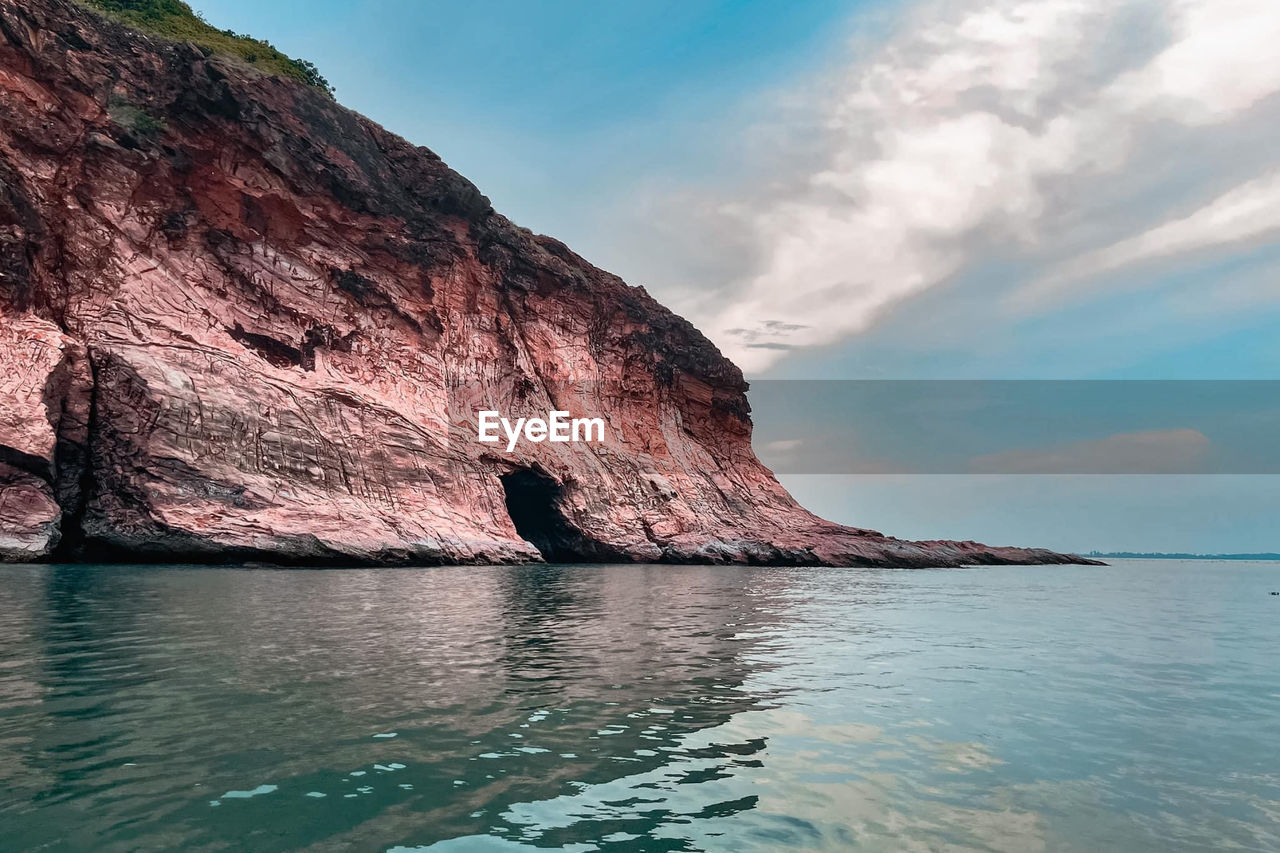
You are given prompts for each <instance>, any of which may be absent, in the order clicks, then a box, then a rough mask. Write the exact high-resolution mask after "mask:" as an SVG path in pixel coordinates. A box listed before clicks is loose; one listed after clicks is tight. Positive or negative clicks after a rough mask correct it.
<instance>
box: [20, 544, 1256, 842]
mask: <svg viewBox="0 0 1280 853" xmlns="http://www.w3.org/2000/svg"><path fill="white" fill-rule="evenodd" d="M1272 590H1278V591H1280V565H1278V564H1264V563H1252V564H1251V563H1203V562H1202V563H1197V562H1172V561H1151V562H1142V561H1117V562H1116V564H1115V565H1113V566H1111V567H1107V568H1095V567H1044V568H1003V567H1001V568H981V569H964V570H941V571H880V570H875V571H872V570H831V569H763V568H759V569H757V568H747V569H743V568H712V567H659V566H611V567H594V566H575V567H550V566H542V567H519V568H480V569H477V568H446V569H422V570H351V571H345V570H328V571H305V570H258V569H211V568H166V567H142V568H135V567H100V566H85V567H69V566H67V567H49V566H13V567H5V568H0V848H2V849H4V850H6V851H8V850H51V851H57V850H104V851H116V850H119V851H125V850H130V851H132V850H183V851H215V850H251V851H283V850H306V851H338V850H342V851H348V850H350V851H364V850H368V851H385V850H395V851H401V852H402V853H403V851H420V850H431V851H437V850H438V851H471V850H476V851H488V850H493V851H518V850H527V849H536V848H564V849H569V850H582V851H586V850H610V851H613V850H617V851H624V850H644V851H649V850H724V851H730V850H733V851H738V850H761V851H765V850H786V849H796V850H844V849H850V848H854V849H866V850H1009V851H1019V853H1021V851H1033V850H1073V851H1074V850H1080V851H1086V850H1088V851H1092V850H1136V851H1178V850H1218V849H1222V848H1226V847H1236V848H1239V849H1246V850H1277V849H1280V596H1271V595H1270V594H1269V593H1270V592H1271V591H1272Z"/></svg>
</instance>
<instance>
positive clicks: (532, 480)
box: [500, 468, 606, 563]
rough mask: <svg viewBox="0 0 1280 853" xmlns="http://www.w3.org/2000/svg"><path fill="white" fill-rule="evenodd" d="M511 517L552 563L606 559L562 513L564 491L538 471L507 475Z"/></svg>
mask: <svg viewBox="0 0 1280 853" xmlns="http://www.w3.org/2000/svg"><path fill="white" fill-rule="evenodd" d="M500 479H501V480H502V489H503V491H504V492H506V496H507V514H508V515H510V516H511V522H512V523H513V524H515V526H516V532H517V533H519V534H520V538H521V539H524V540H525V541H526V542H528V543H529V544H531V545H533V547H535V548H537V549H538V550H539V551H540V552H541V553H542V556H543V559H545V560H547V562H550V563H580V562H584V561H587V560H591V559H602V558H606V557H605V555H604V554H603V553H601V549H600V547H599V545H598V543H596V542H594V541H592V540H591V539H588V538H587V537H585V536H583V535H582V533H581V532H580V531H579V530H578V528H576V527H574V526H573V524H572V523H571V522H570V521H569V519H568V518H566V517H565V514H564V512H563V511H562V510H561V509H560V501H561V498H562V497H563V488H562V487H561V485H560V484H559V483H557V482H556V481H555V480H553V479H551V478H550V477H548V476H547V475H546V474H543V473H541V472H538V471H533V470H531V469H528V468H525V469H521V470H519V471H513V472H511V473H510V474H503V475H502V476H501V477H500Z"/></svg>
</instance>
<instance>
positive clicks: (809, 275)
mask: <svg viewBox="0 0 1280 853" xmlns="http://www.w3.org/2000/svg"><path fill="white" fill-rule="evenodd" d="M1277 44H1280V3H1277V2H1275V0H1030V1H1029V2H1028V0H962V2H928V3H924V4H920V5H917V6H915V7H914V8H913V9H912V10H911V11H910V12H909V14H908V15H906V16H905V17H904V18H903V19H902V20H901V21H900V22H899V26H897V27H896V28H895V29H894V32H893V33H892V34H891V35H890V36H889V37H888V38H887V39H884V40H882V41H880V43H879V44H878V45H877V46H876V47H875V48H874V49H872V50H870V51H867V50H859V51H856V52H857V54H858V55H857V56H856V58H855V59H854V60H852V61H851V62H850V63H849V65H848V66H847V67H845V68H843V69H840V70H839V71H838V72H836V73H835V74H834V76H833V77H832V78H831V79H829V80H826V81H823V84H824V85H818V84H815V90H818V89H821V90H822V91H823V94H822V95H821V96H814V97H813V98H812V99H811V102H810V105H809V108H810V110H811V115H812V119H813V124H812V125H811V126H810V127H809V128H807V129H806V131H805V133H807V134H812V133H814V131H813V130H812V128H813V127H816V128H817V130H816V134H817V138H816V139H813V138H808V139H803V140H800V139H795V140H794V142H795V148H796V150H803V152H804V156H797V157H796V158H795V159H794V160H788V159H787V158H786V157H785V156H782V157H779V158H777V159H775V160H773V161H770V162H768V163H762V164H759V166H758V168H757V170H756V171H755V172H754V174H753V179H752V181H751V188H750V189H745V190H742V191H741V192H740V193H738V195H737V196H736V197H733V198H732V200H730V201H724V202H721V203H717V204H712V205H707V206H704V207H703V211H704V221H703V222H702V223H701V225H700V226H699V225H695V226H692V227H694V228H695V229H697V228H699V227H701V228H703V229H704V230H707V231H714V232H716V233H723V232H725V231H726V230H735V229H736V230H738V231H739V232H740V233H742V234H744V235H745V237H744V238H743V239H742V243H743V244H744V245H747V246H749V247H750V260H749V263H747V264H746V268H745V269H741V268H740V269H735V270H734V277H735V280H734V281H733V282H732V283H730V284H728V285H727V286H725V287H723V288H721V289H719V290H718V291H717V292H716V293H715V294H714V296H713V297H711V298H703V299H701V300H700V301H694V302H690V303H687V304H686V305H684V306H682V307H683V309H684V310H685V311H687V312H688V313H690V314H691V315H692V316H693V318H694V319H695V320H697V321H698V322H699V323H700V324H701V325H702V327H703V328H704V329H706V330H707V332H708V334H709V335H710V336H711V337H712V339H713V340H715V341H716V342H717V343H718V344H719V345H720V346H721V348H722V349H724V350H725V352H726V354H728V355H729V356H730V357H731V358H733V359H735V360H736V361H737V362H738V363H739V364H740V365H741V366H742V367H743V368H744V369H745V370H747V371H748V372H758V371H760V370H763V369H765V368H767V367H768V366H769V365H770V364H772V363H774V362H775V361H776V360H777V359H778V358H780V357H782V356H784V355H785V354H786V353H787V352H789V351H791V350H792V349H794V348H797V347H810V346H819V345H825V344H831V343H835V342H838V341H840V340H842V339H844V338H847V337H849V336H851V335H855V334H857V333H859V332H861V331H863V330H865V329H867V328H868V326H869V325H870V324H872V323H873V322H874V321H875V320H876V319H877V318H878V317H880V316H882V314H883V313H884V312H885V311H886V310H887V309H888V308H889V307H891V306H893V305H895V304H898V303H900V302H902V301H903V300H906V299H908V298H911V297H913V296H916V295H918V294H921V293H923V292H925V291H928V290H930V289H932V288H937V287H939V286H940V285H943V284H945V283H946V282H948V281H949V280H952V279H954V278H955V277H956V276H957V274H959V273H962V272H965V271H968V270H972V269H973V268H975V267H978V266H980V265H982V264H983V263H986V262H988V261H990V260H991V259H993V258H1009V257H1018V258H1022V259H1026V260H1028V261H1029V262H1030V267H1031V268H1032V269H1033V270H1034V274H1033V275H1032V276H1031V277H1030V278H1029V279H1027V280H1019V281H1015V282H1002V283H1001V286H1002V287H1003V288H1004V290H1003V292H999V291H997V290H995V289H993V291H992V292H991V293H986V294H984V295H983V297H982V298H990V299H991V301H992V303H993V311H995V310H1004V311H1006V312H1010V313H1013V314H1022V315H1025V314H1027V313H1036V312H1042V311H1049V310H1052V309H1053V308H1054V307H1056V306H1057V305H1059V304H1060V303H1061V302H1063V301H1064V300H1070V299H1075V298H1081V297H1083V296H1087V295H1088V294H1089V293H1091V292H1092V291H1094V290H1096V289H1097V288H1099V287H1103V286H1104V285H1103V284H1102V283H1100V282H1099V277H1100V276H1102V275H1103V274H1105V273H1109V272H1112V271H1115V270H1120V269H1125V268H1130V267H1134V266H1139V265H1142V264H1145V263H1148V262H1151V261H1153V260H1156V259H1162V258H1169V257H1175V256H1178V255H1180V254H1182V253H1187V252H1204V251H1206V250H1210V251H1211V250H1213V249H1214V248H1215V247H1220V246H1229V245H1234V244H1238V243H1239V242H1240V241H1247V240H1253V241H1257V240H1265V239H1267V238H1269V237H1271V236H1274V235H1275V234H1276V233H1277V232H1280V216H1278V215H1277V214H1276V211H1277V210H1280V204H1278V202H1280V172H1277V171H1276V166H1277V165H1278V164H1280V154H1278V153H1274V152H1273V150H1272V149H1273V147H1274V145H1273V143H1274V133H1272V134H1270V135H1266V136H1263V135H1260V134H1259V132H1258V131H1259V127H1263V128H1270V129H1271V130H1272V131H1274V128H1275V123H1274V121H1273V119H1274V115H1273V113H1274V112H1275V105H1276V100H1277V99H1275V98H1273V96H1274V95H1275V94H1276V93H1277V92H1280V62H1277V61H1275V58H1274V54H1275V45H1277ZM1269 111H1270V112H1269ZM778 150H779V151H782V152H784V154H785V151H786V146H785V145H782V146H779V148H778ZM1241 152H1244V154H1243V155H1242V154H1241ZM726 222H728V223H731V224H729V225H727V224H726ZM741 263H742V262H741V261H739V264H741Z"/></svg>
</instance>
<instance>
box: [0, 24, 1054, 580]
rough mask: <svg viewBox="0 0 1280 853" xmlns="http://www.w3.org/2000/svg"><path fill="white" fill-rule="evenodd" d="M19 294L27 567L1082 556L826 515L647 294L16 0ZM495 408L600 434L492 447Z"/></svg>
mask: <svg viewBox="0 0 1280 853" xmlns="http://www.w3.org/2000/svg"><path fill="white" fill-rule="evenodd" d="M0 308H2V310H3V316H2V317H0V336H2V338H0V348H2V350H3V351H2V352H0V380H2V382H0V391H2V394H0V449H2V451H3V456H0V490H2V491H0V555H3V556H4V557H6V558H8V559H28V558H35V557H43V556H49V555H50V554H53V553H55V550H56V555H57V556H58V557H59V558H64V557H78V558H84V559H102V558H121V559H137V558H156V559H180V560H185V559H200V560H241V559H266V560H273V561H280V562H300V563H317V562H331V563H375V564H380V563H409V562H417V563H433V562H448V563H458V562H465V563H471V562H511V561H525V560H537V559H540V558H541V557H540V553H539V550H538V548H536V547H535V546H534V544H532V543H531V541H529V540H533V542H537V543H539V545H541V547H542V548H543V550H544V551H547V552H548V553H549V554H550V555H551V556H553V557H556V558H568V559H600V560H636V561H672V562H681V561H696V562H754V563H802V564H815V563H827V564H889V565H952V564H957V563H962V562H963V563H972V562H1061V561H1066V560H1067V559H1068V558H1066V557H1062V556H1060V555H1056V554H1051V553H1049V552H1045V551H1023V550H1018V549H996V548H988V547H985V546H981V545H977V544H974V543H947V542H936V543H911V542H903V541H899V540H894V539H889V538H886V537H883V536H881V535H880V534H877V533H873V532H870V531H863V530H856V529H850V528H845V527H840V526H837V525H833V524H830V523H828V522H825V521H822V520H820V519H818V518H816V517H814V516H813V515H811V514H810V513H808V512H806V511H805V510H804V509H802V508H801V507H799V506H798V505H797V504H796V503H795V501H794V500H792V498H791V497H790V496H789V495H788V494H787V493H786V491H785V490H784V489H783V488H782V487H781V486H780V485H779V484H778V483H777V481H776V480H775V479H774V477H773V475H772V474H771V473H770V472H769V471H768V470H766V469H765V468H764V467H763V466H762V465H761V464H760V463H759V462H758V461H757V460H756V458H755V456H754V454H753V453H752V451H751V422H750V418H749V414H748V413H749V409H748V406H747V402H746V397H745V393H744V392H745V390H746V384H745V383H744V382H743V379H742V375H741V373H740V372H739V371H738V369H737V368H736V367H734V366H733V365H732V364H730V363H729V362H728V361H727V360H725V359H724V358H723V357H722V356H721V355H720V353H719V352H718V351H717V350H716V349H715V348H714V347H713V346H712V345H711V343H710V342H708V341H707V340H706V339H705V338H704V337H703V336H702V335H701V334H699V333H698V332H697V331H696V330H695V329H694V328H693V327H692V326H690V325H689V324H688V323H687V322H685V321H684V320H682V319H680V318H679V317H676V316H674V315H673V314H671V313H670V312H668V311H667V310H666V309H664V308H662V307H661V306H660V305H658V304H657V303H656V302H654V301H653V300H652V299H651V298H650V297H649V296H648V295H647V294H646V293H645V292H644V291H643V290H641V289H637V288H632V287H629V286H627V285H626V284H625V283H623V282H622V281H621V280H619V279H618V278H617V277H615V276H612V275H610V274H608V273H606V272H603V271H601V270H599V269H596V268H595V267H593V266H591V265H590V264H588V263H587V262H586V261H584V260H582V259H581V258H579V257H578V256H577V255H575V254H574V253H573V252H571V251H570V250H569V249H567V248H566V247H565V246H564V245H562V244H561V243H559V242H557V241H555V240H552V239H550V238H546V237H539V236H535V235H533V234H531V233H530V232H528V231H526V230H524V229H522V228H519V227H517V226H515V225H513V224H512V223H510V222H509V221H507V220H506V219H505V218H504V217H502V216H501V215H499V214H497V213H495V212H494V211H493V210H492V208H491V207H490V205H489V202H488V200H487V199H486V198H485V197H484V196H483V195H482V194H481V193H480V192H479V191H478V190H477V189H476V188H475V187H474V186H472V185H471V184H470V183H469V182H467V181H466V180H465V179H464V178H462V177H461V176H459V175H457V174H456V173H454V172H453V171H451V170H450V169H449V168H448V167H446V166H445V165H444V163H442V162H441V160H440V159H439V158H438V157H437V156H436V155H434V154H433V153H431V152H430V151H428V150H426V149H424V148H415V147H413V146H411V145H409V144H408V143H406V142H405V141H403V140H401V139H399V138H397V137H395V136H393V135H392V134H390V133H388V132H386V131H385V130H383V129H382V128H380V127H378V126H377V125H375V124H373V123H372V122H370V121H368V120H367V119H364V118H362V117H360V116H358V115H355V114H353V113H351V112H349V111H347V110H345V109H343V108H342V107H340V106H338V105H337V104H335V103H333V102H332V101H330V100H328V99H327V98H326V97H324V96H323V95H321V94H320V93H318V92H316V91H314V90H311V89H309V88H307V87H305V86H301V85H298V84H295V83H292V82H289V81H285V80H281V79H277V78H273V77H268V76H263V75H261V74H259V73H257V72H256V71H254V70H252V69H249V68H246V67H242V66H240V65H237V64H235V63H234V62H232V61H230V60H226V59H223V58H219V57H214V56H207V55H205V54H204V53H203V52H202V51H201V50H199V49H198V48H196V47H194V46H191V45H180V44H170V43H167V42H163V41H159V40H154V39H149V38H147V37H144V36H141V35H138V34H135V33H132V32H130V31H127V30H125V29H123V28H121V27H118V26H116V25H114V24H111V23H108V22H105V21H103V20H100V19H98V18H97V17H95V16H93V15H91V14H90V13H88V12H86V11H84V10H82V9H80V8H79V7H77V6H75V5H72V4H71V3H69V2H66V0H21V2H16V0H0ZM479 409H496V410H500V411H502V412H504V413H505V414H508V415H509V416H511V417H513V418H514V417H519V416H521V415H533V414H543V415H545V414H546V413H547V412H548V411H550V410H552V409H562V410H569V411H571V412H572V413H573V414H574V415H575V416H598V417H602V418H604V419H605V420H606V423H607V429H606V439H605V441H604V442H603V443H601V444H592V445H583V444H549V443H543V444H523V445H521V446H520V447H518V448H517V449H516V451H515V452H513V453H506V452H505V450H504V448H502V447H495V446H494V445H482V444H480V443H478V442H477V441H476V414H477V411H478V410H479ZM513 502H514V503H513ZM513 515H515V516H516V517H517V519H523V521H522V524H524V525H525V526H526V529H525V530H524V531H523V533H524V534H525V535H524V536H522V535H521V532H518V531H517V529H516V526H515V524H514V523H513V521H512V516H513ZM530 525H532V526H534V527H536V528H537V529H532V528H530ZM549 543H550V544H549Z"/></svg>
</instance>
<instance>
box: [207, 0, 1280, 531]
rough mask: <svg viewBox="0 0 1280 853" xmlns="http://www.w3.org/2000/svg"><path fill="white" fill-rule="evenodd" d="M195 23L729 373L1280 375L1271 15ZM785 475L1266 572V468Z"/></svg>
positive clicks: (940, 527)
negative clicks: (610, 278)
mask: <svg viewBox="0 0 1280 853" xmlns="http://www.w3.org/2000/svg"><path fill="white" fill-rule="evenodd" d="M194 5H195V6H196V8H197V9H198V10H199V11H201V12H203V13H204V14H205V16H206V17H207V18H208V19H209V20H210V22H211V23H213V24H215V25H217V26H220V27H229V28H232V29H235V30H237V31H242V32H250V33H252V34H254V35H257V36H259V37H264V38H267V39H269V40H270V41H272V42H273V43H274V44H276V45H277V46H278V47H280V48H281V49H283V50H285V51H286V52H287V53H289V54H291V55H295V56H301V57H305V58H308V59H311V60H313V61H315V62H316V63H317V65H319V67H320V69H321V71H322V72H323V73H324V74H325V75H326V76H327V77H328V78H329V80H330V81H331V82H332V83H333V84H334V85H335V86H336V88H337V94H338V98H339V100H340V101H342V103H344V104H346V105H347V106H349V107H351V108H353V109H356V110H358V111H360V112H363V113H365V114H366V115H369V116H370V117H372V118H374V119H375V120H377V121H379V122H381V123H382V124H384V125H385V126H387V127H388V128H389V129H391V130H393V131H396V132H397V133H400V134H401V135H403V136H405V137H406V138H408V139H409V140H410V141H412V142H415V143H417V144H422V145H426V146H428V147H430V148H432V149H433V150H435V151H436V152H437V153H439V154H440V155H441V156H442V157H443V158H444V159H445V160H446V162H448V163H449V164H450V165H452V166H453V167H454V168H455V169H457V170H458V171H460V172H461V173H462V174H464V175H466V176H467V177H468V178H470V179H471V180H472V181H474V182H475V183H476V184H477V185H478V186H479V187H480V188H481V190H482V191H484V192H485V193H486V194H487V195H488V196H489V197H490V198H491V199H492V200H493V201H494V204H495V206H496V207H497V208H498V209H499V210H501V211H502V212H504V213H505V214H507V215H508V216H509V217H510V218H512V219H513V220H514V221H516V222H518V223H520V224H522V225H525V226H527V227H530V228H532V229H533V230H535V231H538V232H541V233H546V234H551V235H554V236H556V237H558V238H560V239H562V240H564V241H565V242H566V243H568V244H569V245H570V246H572V247H574V248H575V249H576V250H577V251H578V252H579V253H581V254H582V255H584V256H585V257H586V258H588V259H589V260H591V261H593V262H594V263H596V264H597V265H599V266H602V267H604V268H606V269H609V270H611V271H613V272H616V273H618V274H619V275H621V276H622V277H623V278H625V279H626V280H628V281H629V282H631V283H632V284H639V285H644V286H645V287H646V288H647V289H648V290H649V291H650V292H651V293H653V294H654V295H655V296H656V297H658V298H659V299H660V300H661V301H663V302H664V303H666V304H668V305H669V306H671V307H672V308H674V309H676V310H677V311H679V312H680V313H682V314H684V315H685V316H687V317H689V318H690V319H691V320H693V321H694V323H695V324H696V325H698V326H699V328H701V329H702V330H703V331H704V332H706V333H707V334H708V335H709V336H710V337H711V338H712V340H713V341H715V342H716V344H717V345H718V346H720V347H721V349H722V350H723V351H724V352H725V353H726V354H727V355H729V356H730V357H731V358H733V359H734V360H735V361H736V362H737V363H738V364H739V365H740V366H742V367H743V368H744V371H745V372H746V373H747V375H748V376H749V377H751V378H756V379H826V380H851V379H889V380H899V379H982V380H985V379H1090V380H1103V379H1105V380H1115V379H1271V378H1280V335H1278V334H1276V331H1277V327H1278V324H1280V240H1277V236H1278V235H1280V147H1278V146H1276V145H1275V140H1276V138H1277V130H1280V62H1276V61H1275V59H1274V53H1275V45H1276V44H1280V3H1276V2H1275V0H942V1H941V2H939V0H845V2H835V0H792V2H790V3H787V4H779V3H776V2H773V3H765V2H759V1H758V0H719V2H713V0H683V2H656V0H628V2H625V3H599V2H590V3H588V2H579V1H578V0H541V2H536V3H531V2H527V0H523V2H521V0H491V2H486V3H471V4H463V3H456V2H438V0H364V2H350V0H344V2H338V1H337V0H309V2H305V3H304V2H298V1H297V0H285V1H284V2H271V3H262V2H260V1H259V0H254V2H250V0H197V2H196V3H195V4H194ZM756 416H757V419H758V420H761V421H768V419H769V418H770V416H771V413H770V412H768V411H761V410H760V409H759V408H757V412H756ZM763 425H764V424H762V426H763ZM1162 429H1164V430H1165V431H1168V432H1169V433H1170V434H1175V435H1176V434H1185V431H1186V430H1187V429H1188V425H1187V424H1186V423H1182V422H1180V421H1179V420H1178V419H1177V417H1176V416H1172V415H1171V420H1170V421H1169V422H1168V423H1166V424H1163V425H1162ZM1180 431H1181V432H1180ZM1109 438H1110V437H1109V436H1106V435H1097V436H1092V437H1090V436H1083V437H1082V438H1081V440H1097V441H1103V440H1107V439H1109ZM1022 450H1025V451H1027V452H1040V451H1046V452H1053V449H1052V448H1022ZM782 479H783V482H784V483H785V484H786V485H788V486H789V487H790V488H792V489H793V490H795V491H796V493H797V496H798V497H800V498H801V499H802V500H805V501H807V504H808V505H809V506H810V507H811V508H813V509H815V510H816V511H818V512H820V513H822V514H824V515H827V516H828V517H832V518H835V519H836V520H840V521H845V522H850V523H856V524H860V525H864V526H872V527H881V528H882V529H885V530H886V531H888V532H891V533H894V534H900V535H907V536H930V535H938V536H941V535H954V536H960V537H961V538H979V539H986V540H988V541H994V542H998V543H1000V544H1042V545H1046V546H1050V547H1058V548H1076V549H1081V550H1089V549H1092V548H1094V547H1097V548H1099V549H1101V550H1112V549H1115V550H1152V551H1154V550H1200V551H1255V550H1273V551H1280V534H1273V533H1272V532H1271V528H1272V519H1274V518H1275V517H1276V515H1277V510H1280V486H1277V485H1276V484H1275V483H1274V482H1273V481H1274V479H1276V478H1271V477H1253V478H1248V477H1244V478H1240V477H1236V478H1235V479H1233V478H1232V477H1230V476H1200V477H1196V476H1176V477H1175V476H1169V477H1159V476H1156V477H1128V478H1124V477H1117V476H1106V475H1097V476H1089V477H1039V476H1035V475H1024V476H1016V477H1003V478H1001V477H996V478H994V479H992V478H990V477H988V478H987V479H985V480H983V479H980V478H973V477H952V478H950V479H948V478H946V477H942V478H939V477H937V476H917V477H910V476H900V475H894V476H893V477H881V478H879V479H876V478H875V477H871V476H860V477H854V476H840V477H836V476H830V477H816V478H815V477H811V476H805V477H800V476H798V475H788V474H783V475H782ZM966 483H967V484H968V485H966ZM1233 483H1234V484H1235V485H1234V486H1233V485H1232V484H1233ZM1233 488H1236V489H1238V490H1237V491H1234V492H1233V491H1232V489H1233ZM960 494H968V495H970V496H971V497H970V498H969V499H968V500H964V499H961V498H959V497H957V496H958V495H960ZM973 495H980V496H981V500H976V501H975V500H973V499H972V496H973ZM1143 495H1147V499H1145V500H1144V499H1143V497H1142V496H1143ZM941 496H945V498H944V497H941ZM953 499H954V500H959V501H961V503H963V504H964V512H963V513H962V514H960V513H958V505H957V504H956V503H954V501H953ZM1224 507H1230V510H1231V516H1230V523H1226V522H1225V521H1224V520H1223V508H1224ZM960 527H963V528H964V529H963V530H960V529H959V528H960Z"/></svg>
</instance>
